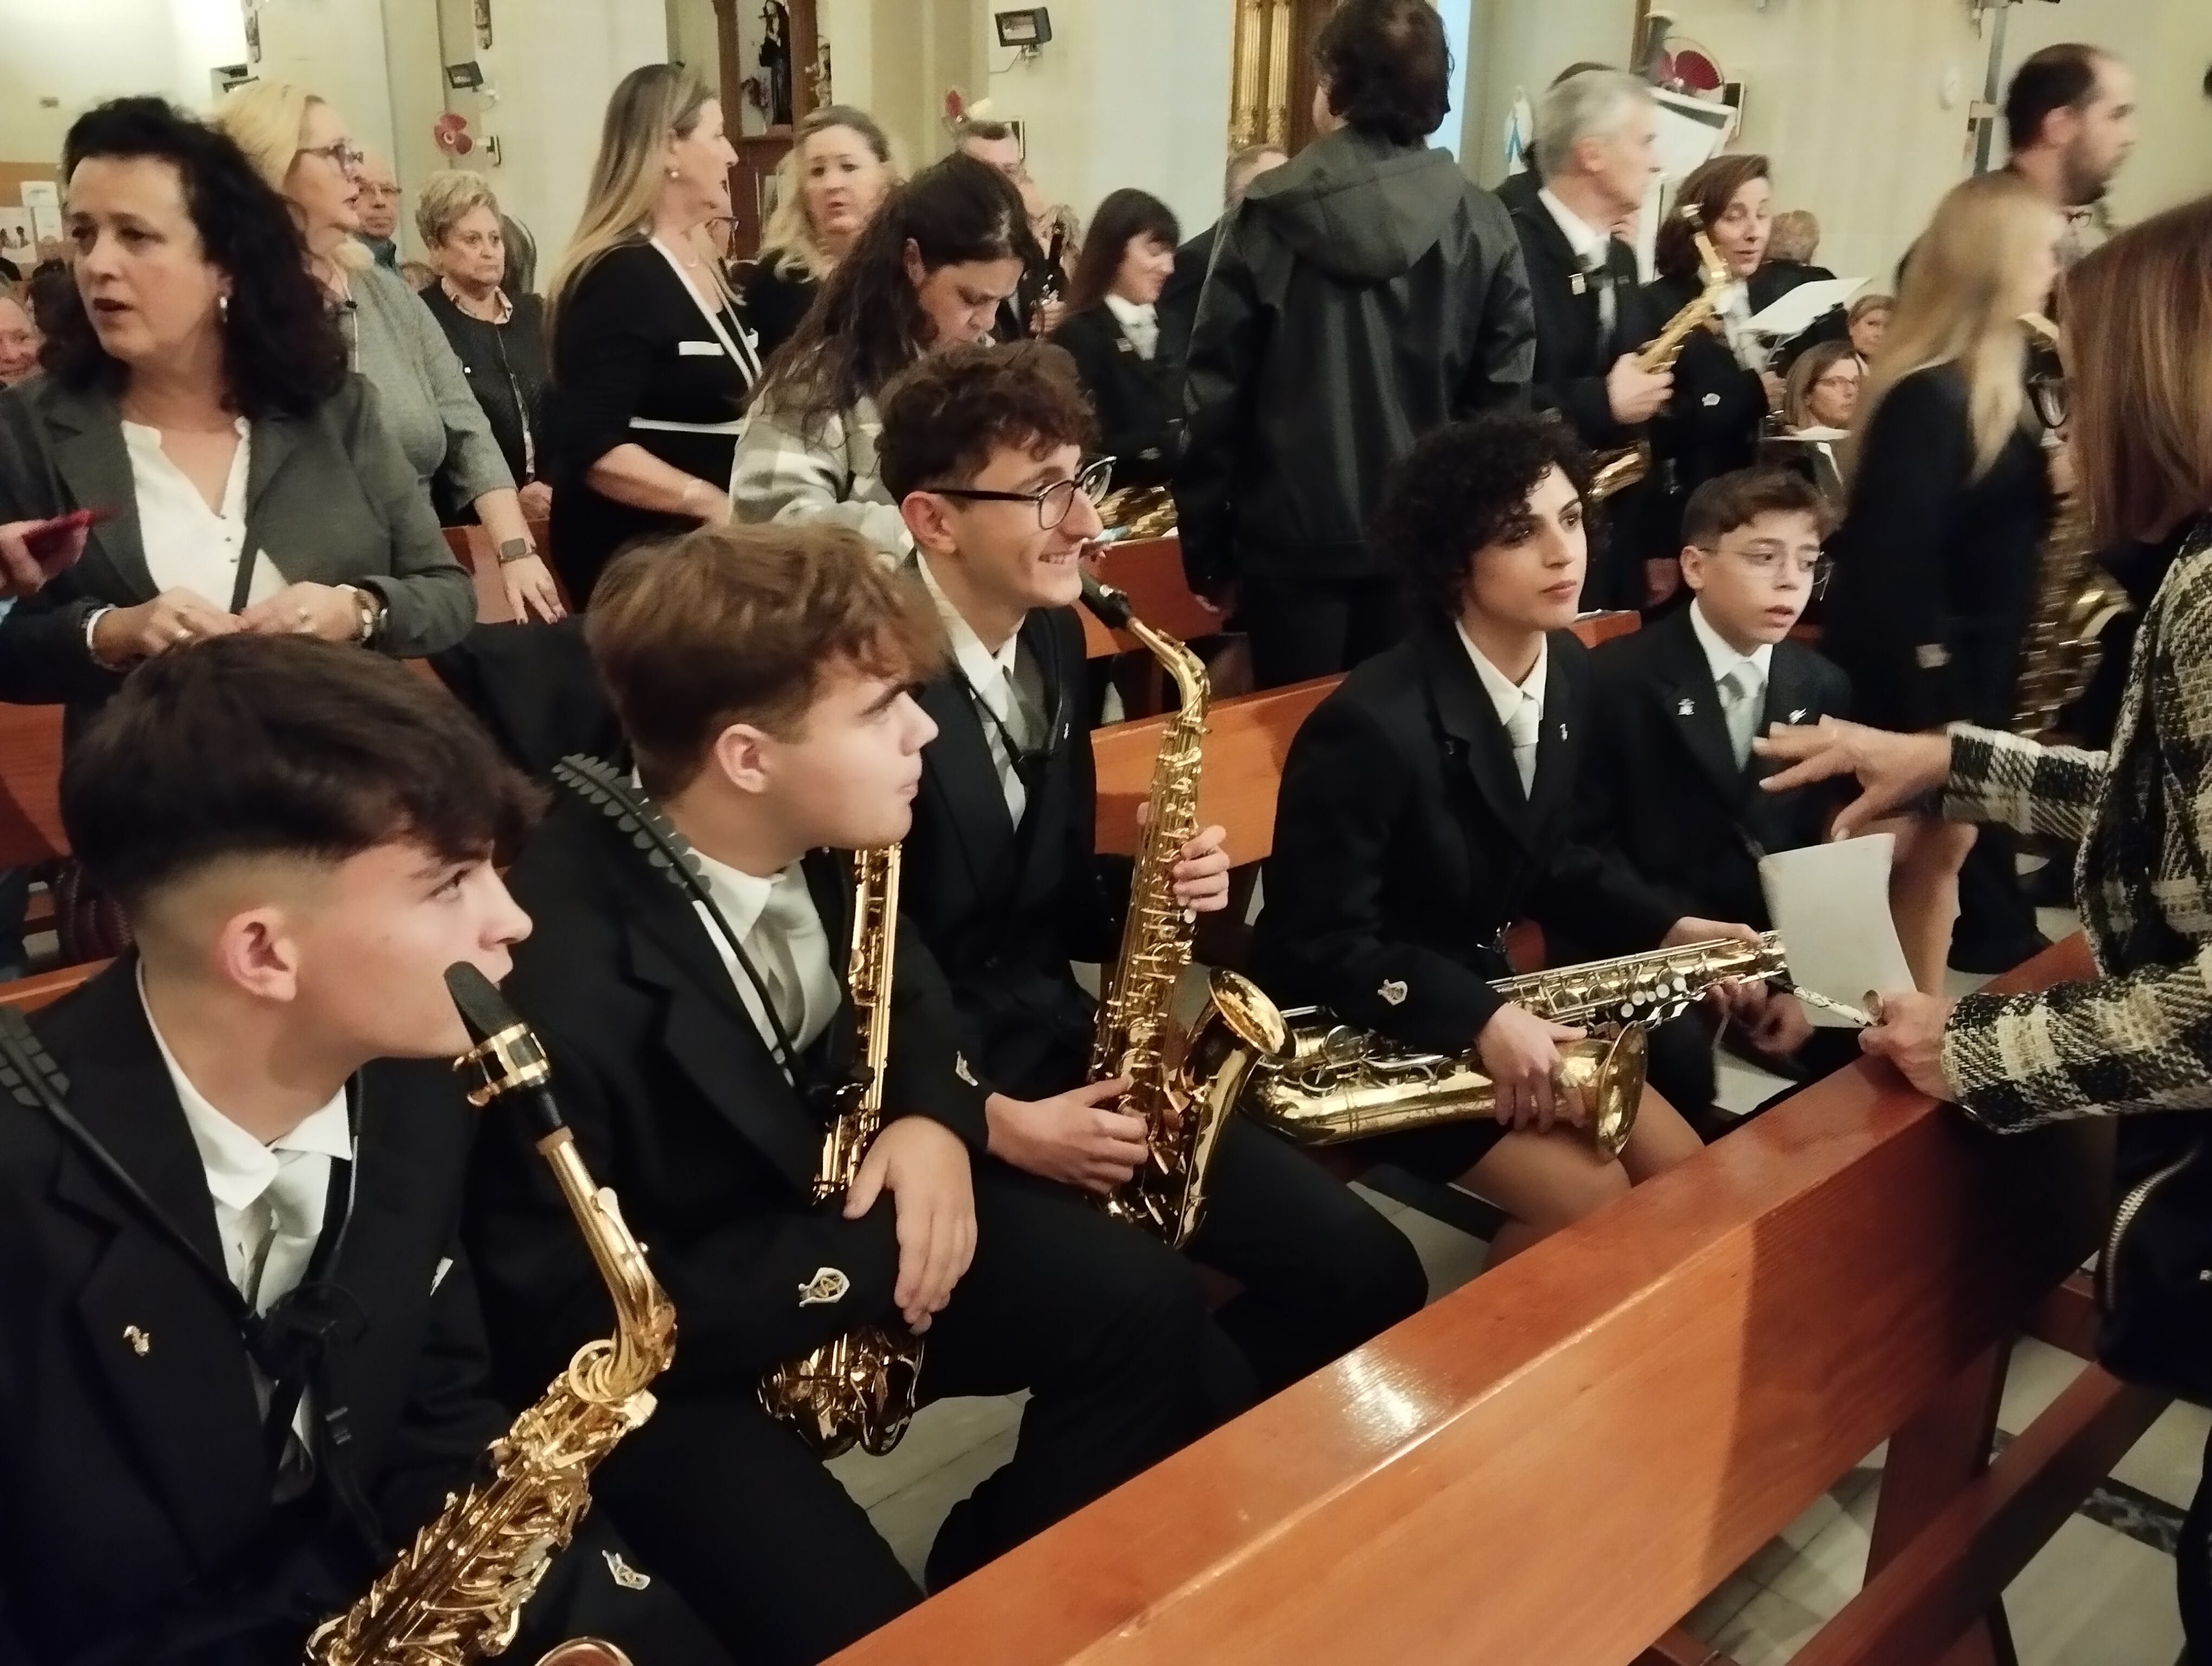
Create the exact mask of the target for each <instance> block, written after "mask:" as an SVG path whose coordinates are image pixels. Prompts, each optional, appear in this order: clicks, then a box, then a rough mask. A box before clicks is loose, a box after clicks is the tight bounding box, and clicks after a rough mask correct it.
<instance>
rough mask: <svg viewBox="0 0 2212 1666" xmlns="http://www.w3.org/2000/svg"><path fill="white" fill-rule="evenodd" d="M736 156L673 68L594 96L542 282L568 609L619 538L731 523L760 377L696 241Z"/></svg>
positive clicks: (720, 205) (689, 76) (717, 208)
mask: <svg viewBox="0 0 2212 1666" xmlns="http://www.w3.org/2000/svg"><path fill="white" fill-rule="evenodd" d="M736 161H737V152H736V151H735V149H732V146H731V144H730V142H729V140H728V139H726V137H723V131H722V106H721V105H720V103H719V102H717V101H716V100H714V98H712V97H710V96H709V95H708V92H707V88H706V86H705V84H704V83H703V82H701V81H700V80H699V78H698V76H696V75H695V74H693V73H692V72H691V71H690V70H686V69H684V67H683V66H682V65H680V64H647V65H646V66H644V67H643V68H641V69H637V70H631V71H630V73H629V75H627V76H624V77H623V81H622V84H621V85H620V86H618V87H617V88H615V91H614V96H613V97H612V98H611V100H608V104H607V114H606V121H605V125H604V126H603V127H602V129H601V131H600V135H599V159H598V161H595V162H594V163H593V164H592V183H591V188H590V191H589V192H588V194H587V196H586V201H585V205H584V214H583V218H582V220H581V222H580V223H579V224H578V226H577V228H576V235H575V237H574V240H572V241H571V242H570V243H569V245H568V252H566V253H565V254H563V255H562V257H561V262H560V264H559V265H558V266H556V268H555V269H554V272H553V277H552V279H551V281H550V283H547V285H546V287H545V307H546V314H547V318H546V322H547V326H548V328H549V329H550V332H551V337H552V344H553V394H552V422H553V429H554V435H555V437H556V442H557V443H556V446H555V447H554V450H555V454H556V459H557V463H556V471H555V475H554V481H553V533H552V541H553V557H554V560H555V561H556V562H557V563H558V564H559V567H560V569H561V578H562V582H563V583H564V584H565V585H567V587H568V595H569V598H570V599H572V600H573V601H574V602H575V603H576V605H578V606H582V605H585V603H586V600H587V599H588V598H589V597H590V595H591V593H592V586H593V585H594V584H595V583H597V582H598V581H599V571H600V569H602V568H604V567H605V565H606V564H607V562H608V561H609V560H610V559H611V557H612V556H613V555H614V553H615V551H616V550H619V549H620V548H621V547H622V546H623V544H627V543H629V541H630V540H631V539H633V538H640V537H643V536H646V535H648V534H652V533H657V532H676V531H681V530H684V529H685V528H688V527H690V526H696V525H698V524H699V523H701V522H702V521H722V520H728V519H729V515H730V500H729V494H728V489H727V488H728V485H729V480H730V459H731V457H732V454H733V453H735V451H736V449H737V443H738V431H739V428H740V422H739V419H740V417H742V415H743V414H744V404H745V397H746V395H747V393H748V392H749V391H750V389H751V387H752V385H753V383H754V381H755V380H756V379H757V377H758V376H759V374H760V357H759V353H758V350H757V344H756V342H755V339H754V337H753V335H752V332H751V331H749V330H748V329H747V328H746V327H745V325H744V323H743V322H742V321H741V320H740V319H739V318H738V311H737V307H736V302H735V298H734V297H733V296H732V294H731V292H730V286H729V281H728V279H727V278H726V277H725V276H724V275H723V271H722V265H721V262H720V260H719V259H718V258H716V257H715V254H714V248H713V245H712V243H711V242H710V240H708V235H707V228H708V226H709V225H710V223H711V222H714V221H715V220H718V219H720V218H723V217H725V216H727V215H728V214H729V211H730V169H731V167H732V166H734V165H735V163H736Z"/></svg>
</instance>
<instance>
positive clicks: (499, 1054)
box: [446, 960, 568, 1146]
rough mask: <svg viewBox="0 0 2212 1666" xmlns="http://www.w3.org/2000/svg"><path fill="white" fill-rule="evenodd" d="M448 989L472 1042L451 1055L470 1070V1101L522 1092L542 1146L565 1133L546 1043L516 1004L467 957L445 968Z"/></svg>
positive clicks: (525, 1112)
mask: <svg viewBox="0 0 2212 1666" xmlns="http://www.w3.org/2000/svg"><path fill="white" fill-rule="evenodd" d="M446 993H447V994H450V995H451V996H452V997H453V1006H454V1007H455V1009H456V1010H457V1011H459V1013H460V1015H461V1022H462V1024H463V1025H465V1026H466V1027H467V1029H468V1032H469V1039H470V1040H471V1041H472V1042H474V1043H476V1045H475V1046H474V1047H472V1048H471V1049H469V1050H468V1051H467V1052H465V1053H464V1054H462V1055H461V1056H460V1057H459V1058H458V1059H456V1060H454V1061H453V1068H454V1069H456V1070H458V1071H461V1072H463V1073H471V1072H472V1073H474V1074H475V1076H476V1078H477V1085H476V1086H473V1087H471V1089H470V1090H469V1103H470V1104H472V1105H474V1106H476V1107H477V1109H478V1110H482V1109H483V1107H484V1106H486V1105H488V1104H490V1103H491V1102H492V1101H493V1100H495V1099H499V1098H504V1097H506V1096H507V1095H508V1094H510V1093H520V1095H521V1096H522V1111H523V1115H524V1116H526V1118H527V1119H528V1121H529V1122H530V1124H531V1128H532V1133H533V1134H534V1136H535V1138H536V1139H537V1140H538V1143H539V1144H540V1145H541V1146H542V1145H543V1144H544V1142H545V1141H546V1140H551V1139H554V1138H556V1136H558V1135H562V1134H566V1133H567V1132H568V1124H567V1123H566V1122H563V1121H562V1118H561V1108H560V1106H559V1105H558V1104H555V1103H554V1099H553V1088H552V1079H553V1069H552V1067H551V1065H550V1064H549V1063H548V1062H547V1061H546V1058H545V1048H544V1043H541V1042H540V1041H539V1040H538V1037H537V1036H536V1035H535V1034H534V1033H532V1030H531V1028H530V1026H529V1025H526V1024H525V1023H524V1022H523V1021H522V1017H521V1015H520V1013H518V1012H516V1011H515V1010H514V1008H513V1007H512V1006H508V1005H507V997H506V996H504V995H502V994H500V992H499V990H498V988H497V987H496V986H495V985H494V984H493V982H492V981H491V980H490V979H489V978H488V977H486V976H484V975H483V973H482V972H480V971H478V970H477V969H476V968H475V967H474V966H471V964H469V963H468V962H467V961H465V960H457V961H455V962H454V963H453V964H452V965H450V966H448V967H447V968H446Z"/></svg>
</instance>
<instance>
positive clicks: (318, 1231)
mask: <svg viewBox="0 0 2212 1666" xmlns="http://www.w3.org/2000/svg"><path fill="white" fill-rule="evenodd" d="M138 1001H139V1005H140V1006H143V1007H144V1008H145V1012H146V1026H147V1028H148V1029H149V1030H151V1031H153V1032H154V1045H155V1048H157V1049H159V1050H160V1052H161V1063H162V1065H163V1066H164V1067H166V1068H167V1071H168V1073H169V1082H170V1085H172V1086H173V1087H174V1088H175V1089H176V1093H177V1103H178V1104H179V1105H181V1106H182V1107H183V1108H184V1113H185V1126H186V1127H187V1128H190V1129H191V1135H192V1144H193V1146H195V1147H196V1148H197V1150H198V1152H199V1155H200V1166H201V1168H202V1169H203V1170H205V1171H206V1174H207V1188H208V1195H210V1197H211V1198H212V1199H213V1200H214V1201H215V1222H216V1236H217V1237H220V1238H221V1239H222V1262H223V1271H224V1272H225V1273H226V1274H228V1275H229V1278H230V1281H231V1283H232V1285H233V1286H235V1287H236V1289H237V1291H238V1293H239V1294H240V1295H241V1296H243V1297H245V1298H246V1300H247V1301H248V1302H250V1303H251V1304H252V1306H253V1310H254V1311H255V1312H257V1313H266V1312H267V1311H268V1310H269V1309H270V1307H271V1306H272V1305H274V1304H275V1303H276V1301H277V1300H278V1298H281V1297H283V1296H286V1295H289V1293H290V1292H292V1291H293V1290H295V1289H296V1288H297V1287H298V1286H299V1283H300V1280H301V1279H302V1278H304V1277H305V1276H306V1275H307V1263H308V1262H309V1261H310V1260H311V1259H312V1258H313V1255H314V1252H315V1241H316V1240H317V1239H318V1238H319V1237H322V1235H323V1217H324V1213H325V1207H326V1206H327V1205H328V1203H329V1201H330V1189H331V1164H332V1163H333V1162H339V1163H343V1162H350V1161H351V1160H352V1158H353V1130H352V1128H351V1126H350V1124H349V1121H348V1118H347V1115H346V1095H345V1089H344V1088H343V1087H341V1088H340V1089H339V1090H338V1091H337V1093H336V1094H334V1095H332V1096H331V1101H330V1103H329V1104H325V1106H323V1107H322V1109H321V1110H317V1111H315V1112H314V1113H313V1115H311V1116H308V1117H307V1120H306V1121H305V1122H301V1124H300V1125H299V1126H298V1127H297V1128H294V1129H293V1130H292V1131H291V1132H290V1133H289V1134H280V1135H278V1136H277V1137H276V1139H275V1140H270V1142H269V1143H268V1144H267V1145H264V1144H263V1143H262V1142H261V1141H260V1140H257V1139H255V1138H254V1137H253V1135H252V1134H248V1133H247V1132H246V1130H245V1129H244V1128H240V1127H239V1125H238V1124H237V1123H235V1122H232V1121H231V1120H230V1118H229V1117H228V1116H224V1115H223V1114H222V1111H220V1110H217V1109H216V1107H215V1106H214V1105H213V1104H210V1102H209V1100H208V1097H207V1096H206V1095H205V1094H204V1093H202V1092H201V1091H199V1089H198V1088H197V1087H195V1086H193V1085H192V1081H191V1078H190V1077H189V1076H187V1075H185V1071H184V1067H183V1066H182V1065H180V1064H179V1063H178V1062H177V1055H175V1054H173V1053H172V1052H171V1051H170V1050H169V1043H168V1041H167V1038H166V1037H163V1035H162V1034H161V1025H159V1024H157V1023H155V1021H154V1009H153V1007H152V1006H149V1005H148V1004H147V1001H146V972H145V968H144V967H143V964H142V965H141V966H140V968H139V971H138ZM253 1389H254V1395H255V1397H256V1398H257V1399H258V1401H259V1402H260V1404H261V1408H262V1409H263V1410H264V1411H266V1410H267V1409H268V1406H269V1393H270V1383H269V1381H268V1379H267V1378H266V1377H263V1376H262V1374H261V1371H260V1369H259V1368H258V1366H257V1367H256V1368H255V1370H254V1373H253ZM312 1426H313V1420H312V1416H311V1413H310V1408H309V1406H308V1395H301V1397H300V1408H299V1410H298V1411H297V1412H296V1413H295V1414H294V1416H293V1419H292V1428H293V1432H295V1434H297V1435H298V1437H299V1438H300V1442H301V1447H300V1450H301V1452H302V1453H303V1454H304V1453H305V1452H307V1451H308V1450H313V1437H312V1435H311V1434H310V1432H309V1431H310V1430H311V1428H312Z"/></svg>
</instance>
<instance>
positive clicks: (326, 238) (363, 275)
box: [214, 81, 564, 619]
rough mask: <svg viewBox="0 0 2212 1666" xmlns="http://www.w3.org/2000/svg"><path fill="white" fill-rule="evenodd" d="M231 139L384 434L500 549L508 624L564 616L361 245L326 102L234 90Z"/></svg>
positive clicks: (400, 284) (396, 280)
mask: <svg viewBox="0 0 2212 1666" xmlns="http://www.w3.org/2000/svg"><path fill="white" fill-rule="evenodd" d="M214 121H215V125H216V127H217V128H218V129H220V130H221V131H222V132H224V133H226V134H228V136H229V137H231V139H232V140H233V141H234V142H235V143H237V145H238V148H239V149H240V150H242V151H244V152H245V153H246V159H247V160H248V161H251V162H252V164H253V166H254V167H255V168H256V169H257V170H258V172H259V173H260V174H261V177H262V178H263V179H264V180H266V181H267V182H268V183H269V184H270V185H271V186H273V187H274V188H275V189H276V192H278V193H279V194H280V195H281V196H283V198H284V199H285V200H286V201H287V202H289V204H291V206H292V214H293V217H294V219H295V220H296V221H297V222H298V223H299V226H300V229H301V234H302V235H303V236H304V237H305V238H306V240H307V268H308V270H309V271H311V272H312V273H313V275H314V277H315V278H316V279H317V281H318V282H319V283H321V284H322V286H323V289H324V291H325V294H326V295H328V296H329V298H330V302H331V306H332V307H334V308H335V309H336V312H337V319H338V323H339V325H340V327H341V328H342V329H343V331H344V332H345V336H346V339H347V343H348V345H349V349H350V350H351V355H352V362H353V368H355V369H356V370H357V371H359V372H360V373H361V374H362V376H363V377H364V378H365V379H366V380H368V384H369V385H370V386H372V387H374V389H375V390H376V395H377V404H378V406H379V408H380V410H381V412H382V415H383V418H384V421H385V423H386V426H387V427H389V428H390V429H391V430H392V437H393V438H394V439H396V440H397V441H398V442H399V448H400V450H401V451H402V452H404V453H406V456H407V460H408V461H409V462H410V463H411V464H412V465H414V467H415V471H416V475H417V476H418V477H420V478H421V481H422V488H423V489H424V491H425V492H427V493H428V494H430V500H429V501H430V502H432V503H433V505H434V506H441V507H444V508H451V509H453V510H456V511H458V510H459V508H460V507H461V506H463V505H469V506H471V507H472V508H474V510H475V512H476V515H477V519H478V520H481V521H482V522H483V525H484V526H485V528H486V529H487V530H488V531H489V532H490V533H491V535H492V539H493V542H494V543H495V544H496V545H497V546H498V550H499V559H500V576H501V580H502V581H504V583H505V586H506V589H507V601H508V604H509V605H510V606H512V607H513V610H514V611H515V614H516V617H527V616H528V615H530V614H533V613H534V614H536V615H538V617H543V618H547V619H557V618H559V617H561V615H562V611H564V610H563V609H562V605H561V595H560V592H559V590H558V589H557V588H556V586H555V584H554V582H553V575H552V572H551V570H550V569H548V568H547V567H546V565H545V563H544V561H543V560H542V559H541V558H540V557H539V555H538V548H537V545H536V544H535V543H534V542H533V541H532V538H531V536H530V531H529V528H528V526H526V524H525V522H524V520H523V515H522V506H521V503H520V500H519V499H518V498H517V496H516V494H515V485H514V477H513V475H512V474H510V473H509V472H508V471H507V462H506V459H504V458H502V457H501V455H500V448H499V441H498V440H497V439H496V438H495V436H494V435H493V433H492V429H491V424H490V423H489V421H488V420H487V419H486V417H485V416H484V413H483V407H482V406H481V405H479V404H477V398H476V395H475V394H474V393H472V392H470V390H469V379H468V374H467V373H466V372H465V371H464V370H463V369H462V368H461V362H460V361H459V359H457V358H455V357H454V356H453V348H452V347H451V346H449V345H448V344H447V341H446V337H445V333H444V332H443V331H441V330H440V329H439V328H438V323H437V320H436V319H434V318H432V317H431V316H430V313H429V310H428V308H427V307H424V306H423V304H422V298H421V297H420V296H418V295H416V294H415V293H414V291H412V290H411V289H409V288H408V287H407V284H406V281H405V280H404V279H403V278H401V277H399V276H398V274H397V273H395V272H391V271H386V270H385V269H384V268H383V267H381V266H379V265H377V264H375V259H374V256H372V255H371V254H370V253H369V252H368V248H367V247H366V246H364V245H363V244H362V242H361V241H360V240H359V238H358V235H357V234H358V233H359V232H360V230H361V166H362V151H361V150H360V149H358V148H357V147H356V145H355V144H354V143H353V141H352V139H351V138H349V137H348V136H347V132H346V124H345V119H344V118H343V116H341V115H340V114H339V113H338V112H337V110H335V109H333V108H332V107H331V105H330V104H329V103H328V102H326V101H325V100H322V99H320V98H318V97H316V96H315V95H314V94H312V93H310V92H307V90H305V89H304V88H298V87H293V86H289V85H287V84H286V83H284V82H275V81H256V82H247V83H246V85H245V86H243V87H240V88H234V89H233V90H232V91H231V92H230V93H229V94H227V95H226V96H225V97H224V99H223V100H222V103H221V104H220V105H219V106H216V112H215V118H214Z"/></svg>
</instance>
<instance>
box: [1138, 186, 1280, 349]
mask: <svg viewBox="0 0 2212 1666" xmlns="http://www.w3.org/2000/svg"><path fill="white" fill-rule="evenodd" d="M1290 159H1291V153H1290V152H1289V151H1287V150H1285V149H1283V148H1282V146H1280V145H1279V144H1248V145H1246V146H1245V147H1244V148H1243V149H1242V150H1239V151H1238V152H1237V154H1236V155H1232V156H1231V157H1230V159H1229V169H1228V173H1226V175H1225V177H1224V179H1223V181H1222V192H1221V205H1222V210H1223V213H1222V217H1221V219H1220V220H1216V221H1215V222H1213V223H1212V225H1210V226H1208V227H1207V228H1206V229H1205V230H1204V231H1202V232H1200V233H1199V234H1198V235H1197V236H1195V237H1194V238H1192V239H1191V240H1190V241H1189V242H1188V243H1186V244H1184V245H1183V246H1182V247H1181V248H1179V249H1177V250H1176V262H1175V271H1174V272H1173V273H1172V274H1171V275H1170V277H1169V278H1168V281H1167V287H1166V288H1164V289H1162V290H1161V291H1160V298H1159V300H1158V301H1157V302H1156V303H1155V305H1156V306H1157V307H1158V310H1159V320H1160V350H1161V352H1162V354H1163V355H1164V356H1169V357H1170V362H1173V363H1176V364H1178V365H1180V364H1186V363H1188V362H1189V359H1190V332H1191V326H1192V325H1195V324H1196V323H1197V322H1198V298H1199V296H1200V295H1202V294H1204V293H1205V290H1206V271H1207V269H1208V268H1209V267H1211V266H1212V264H1213V246H1214V244H1215V243H1216V242H1217V241H1218V240H1219V239H1220V236H1221V226H1222V221H1224V220H1226V219H1227V218H1228V217H1229V210H1233V209H1234V208H1236V206H1237V204H1239V203H1241V202H1243V200H1244V193H1245V192H1248V191H1249V190H1250V189H1251V188H1252V181H1253V180H1255V179H1258V178H1259V177H1260V176H1261V174H1262V173H1272V172H1273V171H1274V170H1275V169H1276V168H1279V167H1281V166H1282V165H1283V164H1284V163H1285V162H1287V161H1290Z"/></svg>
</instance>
